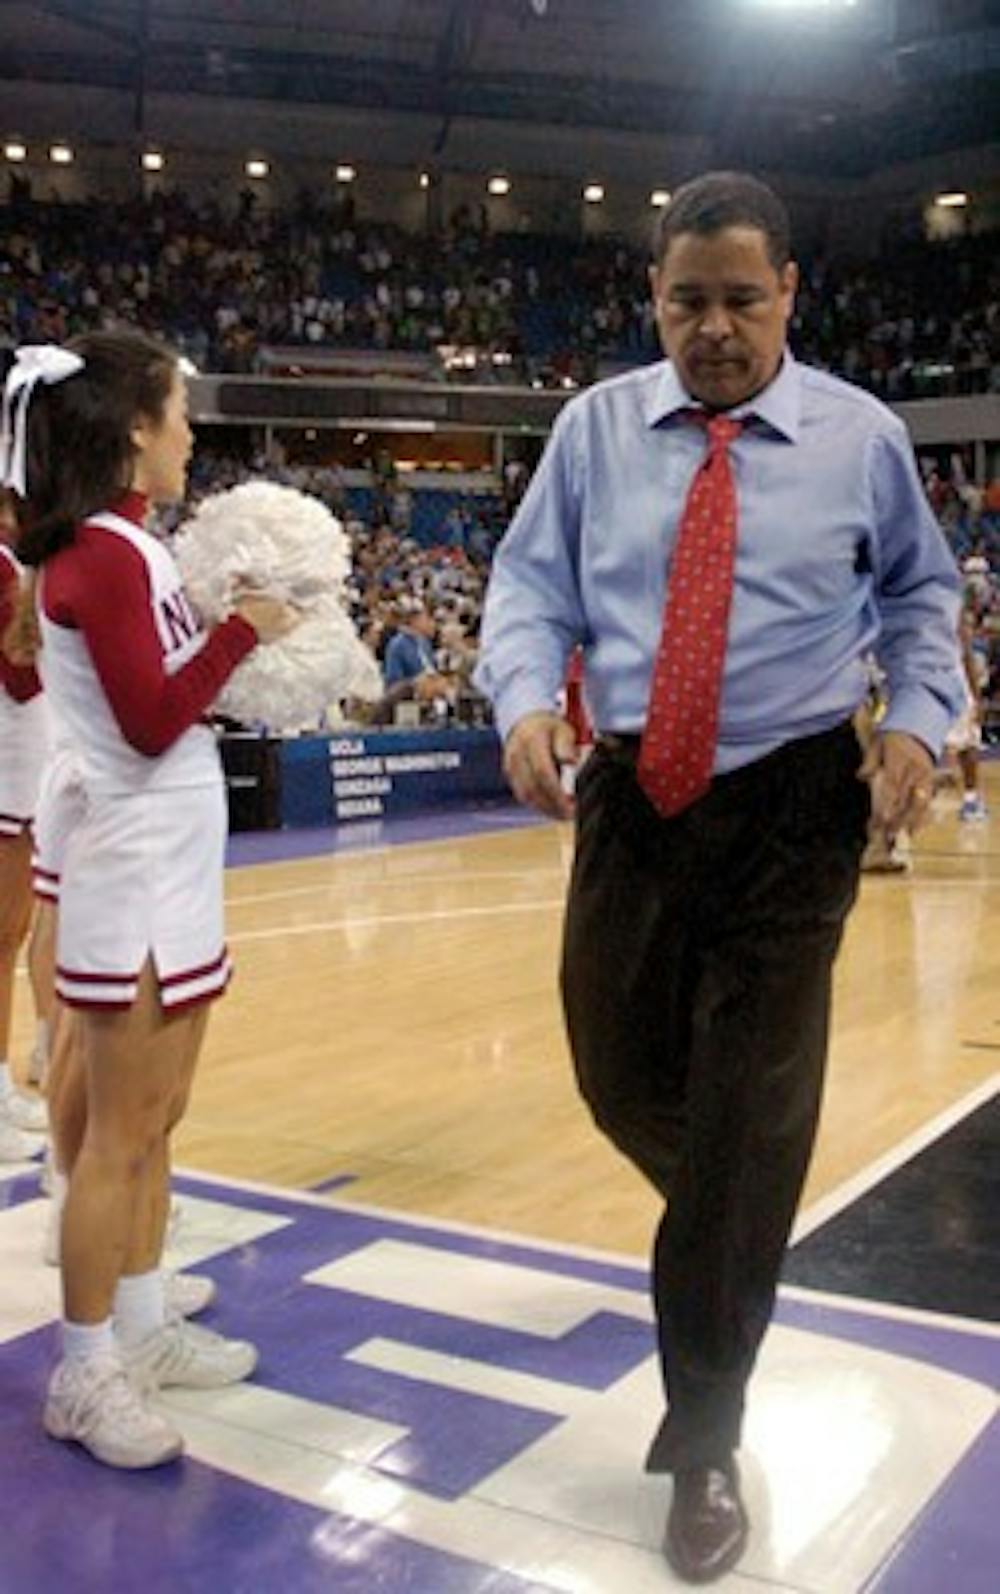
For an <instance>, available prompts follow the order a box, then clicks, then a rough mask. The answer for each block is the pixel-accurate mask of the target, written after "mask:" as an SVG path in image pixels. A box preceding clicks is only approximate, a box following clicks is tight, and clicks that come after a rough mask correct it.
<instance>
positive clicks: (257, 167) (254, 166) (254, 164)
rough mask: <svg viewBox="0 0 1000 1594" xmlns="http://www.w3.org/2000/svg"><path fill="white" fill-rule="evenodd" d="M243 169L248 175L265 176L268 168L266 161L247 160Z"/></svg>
mask: <svg viewBox="0 0 1000 1594" xmlns="http://www.w3.org/2000/svg"><path fill="white" fill-rule="evenodd" d="M245 170H246V174H247V176H248V177H266V176H267V174H268V171H269V170H270V168H269V167H268V164H267V161H264V160H248V161H247V163H246V167H245Z"/></svg>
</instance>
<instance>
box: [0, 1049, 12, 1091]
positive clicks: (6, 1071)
mask: <svg viewBox="0 0 1000 1594" xmlns="http://www.w3.org/2000/svg"><path fill="white" fill-rule="evenodd" d="M13 1088H14V1081H13V1080H12V1079H11V1077H10V1065H9V1064H8V1063H7V1062H6V1060H3V1059H0V1101H3V1098H4V1097H5V1096H9V1095H10V1093H11V1091H12V1090H13Z"/></svg>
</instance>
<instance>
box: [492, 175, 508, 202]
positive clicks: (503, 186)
mask: <svg viewBox="0 0 1000 1594" xmlns="http://www.w3.org/2000/svg"><path fill="white" fill-rule="evenodd" d="M486 187H487V188H488V189H489V191H490V193H491V194H496V195H497V197H498V198H501V197H502V196H503V195H504V194H509V193H510V178H509V177H491V178H490V180H489V182H488V183H487V184H486Z"/></svg>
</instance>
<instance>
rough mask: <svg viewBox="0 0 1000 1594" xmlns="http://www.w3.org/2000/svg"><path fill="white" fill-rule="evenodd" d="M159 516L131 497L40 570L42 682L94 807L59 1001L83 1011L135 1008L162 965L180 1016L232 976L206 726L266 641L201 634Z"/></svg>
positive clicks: (220, 793) (71, 901)
mask: <svg viewBox="0 0 1000 1594" xmlns="http://www.w3.org/2000/svg"><path fill="white" fill-rule="evenodd" d="M145 511H146V501H145V499H143V498H142V497H140V496H139V495H138V494H130V495H129V496H128V497H127V498H126V499H125V500H124V501H123V502H122V503H120V504H119V505H117V506H116V508H115V510H114V511H108V512H103V513H101V514H96V515H92V516H91V517H90V518H89V519H88V520H87V521H86V522H85V523H84V524H83V525H82V526H80V527H78V528H77V531H76V535H75V537H74V540H73V542H72V543H71V544H70V545H69V546H68V547H66V548H63V549H60V551H59V552H58V553H56V554H54V555H53V556H52V558H51V559H49V560H48V561H47V562H46V564H45V565H44V566H43V568H42V574H41V582H40V619H41V627H42V642H43V646H42V655H41V656H42V659H43V666H42V668H43V674H44V679H45V684H46V688H47V691H48V693H49V694H50V696H51V699H52V707H53V710H54V712H55V715H56V718H57V721H58V722H59V724H60V725H61V726H62V727H63V729H64V731H65V736H66V739H67V741H68V742H69V743H70V744H71V746H72V747H73V748H74V749H75V757H76V760H77V767H78V772H79V779H80V783H81V786H82V791H83V797H84V804H83V812H82V817H80V819H79V823H77V824H75V826H72V827H71V828H70V833H69V835H68V840H67V841H66V848H65V862H64V866H63V869H62V879H61V885H60V890H59V933H58V946H57V963H56V989H57V991H58V993H59V995H60V997H62V999H63V1001H65V1002H67V1003H69V1005H70V1006H75V1007H88V1008H97V1009H107V1008H115V1007H119V1008H122V1007H128V1006H130V1004H131V1003H132V1002H133V1001H134V999H135V995H136V991H137V989H138V981H139V975H140V973H141V971H142V969H143V966H144V965H145V963H146V962H147V960H150V959H151V960H152V964H153V967H154V970H155V973H156V977H157V980H158V982H159V988H160V999H161V1001H162V1003H163V1006H164V1007H165V1008H167V1009H170V1010H172V1011H176V1010H177V1009H178V1008H181V1007H184V1006H186V1005H188V1004H190V1003H192V1002H199V1001H204V1000H206V999H207V998H209V997H212V996H216V995H218V994H219V993H220V992H221V991H222V990H224V988H225V986H226V984H227V982H228V979H229V975H230V972H231V970H230V964H229V959H228V956H227V954H226V947H225V939H224V931H223V910H222V870H223V853H224V847H225V838H226V804H225V789H224V785H223V779H222V770H221V766H220V763H219V754H218V749H217V746H216V742H215V737H214V736H213V734H212V732H211V730H210V729H209V728H208V727H207V726H206V725H204V724H201V723H200V717H201V715H202V714H203V713H204V711H205V710H206V709H207V708H208V706H209V705H210V704H211V703H212V701H213V700H214V699H215V697H216V696H217V695H218V693H219V691H220V689H221V687H222V686H223V684H224V682H225V681H226V680H227V679H228V677H229V675H230V674H231V673H232V671H233V670H234V669H235V668H236V666H237V665H238V664H239V663H240V661H241V660H242V659H243V658H244V657H245V656H246V655H247V653H249V652H250V650H251V649H252V648H253V647H254V646H255V644H256V640H257V639H256V634H255V632H254V630H253V627H252V626H250V625H249V624H248V623H247V622H246V621H245V620H242V619H241V618H240V617H239V616H237V615H233V616H231V617H230V618H229V619H228V620H226V621H224V622H223V623H222V624H221V625H219V626H217V627H216V628H215V630H214V631H212V632H211V634H207V633H206V632H205V631H204V630H203V629H202V627H201V625H200V624H199V622H198V620H197V618H196V617H195V615H194V613H193V612H192V610H191V607H190V604H189V603H188V601H187V598H186V596H185V593H184V590H183V587H182V585H181V579H180V575H179V572H178V570H177V566H176V564H175V563H174V560H173V558H172V556H171V555H170V553H169V552H168V551H167V549H166V548H165V547H164V546H163V545H162V544H161V543H159V542H157V540H156V539H155V537H151V536H150V535H149V534H148V533H147V532H146V531H144V530H143V529H142V520H143V517H144V515H145ZM55 872H56V873H58V872H59V871H58V870H56V871H55Z"/></svg>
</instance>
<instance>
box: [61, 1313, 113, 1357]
mask: <svg viewBox="0 0 1000 1594" xmlns="http://www.w3.org/2000/svg"><path fill="white" fill-rule="evenodd" d="M62 1342H63V1355H64V1357H65V1358H66V1360H67V1361H68V1362H75V1361H82V1360H83V1358H84V1357H85V1356H99V1355H101V1354H103V1353H113V1352H114V1348H115V1339H114V1334H113V1333H112V1331H111V1319H110V1317H106V1318H105V1319H104V1322H103V1323H70V1322H68V1321H64V1322H63V1326H62Z"/></svg>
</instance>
